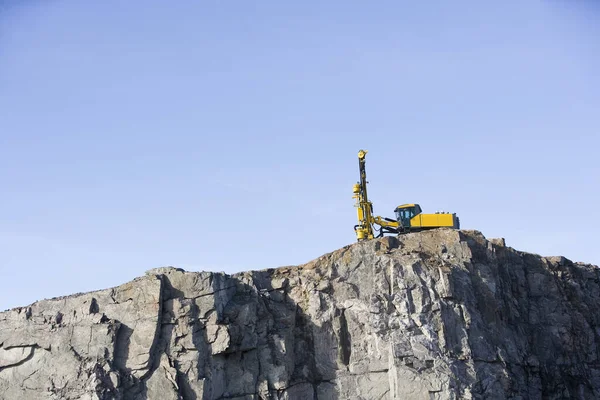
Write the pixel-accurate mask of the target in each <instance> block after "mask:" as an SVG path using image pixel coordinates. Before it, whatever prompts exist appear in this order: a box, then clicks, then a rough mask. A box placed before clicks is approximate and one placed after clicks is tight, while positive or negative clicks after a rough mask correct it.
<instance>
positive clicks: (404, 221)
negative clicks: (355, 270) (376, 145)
mask: <svg viewBox="0 0 600 400" xmlns="http://www.w3.org/2000/svg"><path fill="white" fill-rule="evenodd" d="M366 155H367V151H366V150H360V151H359V152H358V166H359V172H360V181H359V182H358V183H356V184H354V188H353V192H354V196H353V198H354V199H356V204H355V207H356V208H357V212H358V224H357V225H355V226H354V231H355V232H356V238H357V240H358V241H361V240H368V239H373V238H375V237H382V236H383V235H384V234H386V233H390V234H396V235H401V234H404V233H408V232H418V231H422V230H426V229H436V228H442V227H445V228H453V229H460V221H459V219H458V217H457V216H456V214H455V213H452V214H450V213H447V212H437V213H435V214H423V213H422V212H421V206H419V205H418V204H402V205H400V206H398V207H396V209H395V210H394V212H395V213H396V219H391V218H384V217H380V216H374V215H373V204H372V203H371V202H370V201H369V198H368V196H367V173H366V172H365V156H366Z"/></svg>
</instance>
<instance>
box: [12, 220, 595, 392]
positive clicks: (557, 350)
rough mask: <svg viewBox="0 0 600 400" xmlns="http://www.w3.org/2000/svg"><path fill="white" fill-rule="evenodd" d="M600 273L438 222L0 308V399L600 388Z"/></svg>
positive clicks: (150, 274)
mask: <svg viewBox="0 0 600 400" xmlns="http://www.w3.org/2000/svg"><path fill="white" fill-rule="evenodd" d="M599 310H600V272H599V269H598V268H597V267H596V266H592V265H587V264H583V263H573V262H571V261H570V260H568V259H566V258H564V257H541V256H538V255H534V254H528V253H523V252H519V251H516V250H514V249H512V248H510V247H507V246H506V244H505V242H504V240H501V239H498V240H490V241H488V240H486V238H485V237H484V236H483V235H482V234H481V233H480V232H477V231H465V230H463V231H455V230H445V229H438V230H434V231H429V232H422V233H411V234H407V235H402V236H400V237H398V238H392V237H386V238H381V239H375V240H371V241H367V242H361V243H355V244H352V245H349V246H346V247H344V248H342V249H339V250H337V251H334V252H332V253H329V254H325V255H323V256H321V257H319V258H318V259H315V260H313V261H311V262H309V263H307V264H304V265H299V266H295V267H282V268H278V269H268V270H260V271H252V272H244V273H239V274H234V275H227V274H224V273H208V272H186V271H184V270H182V269H177V268H171V267H168V268H157V269H154V270H150V271H147V272H146V274H145V275H144V276H142V277H140V278H137V279H135V280H133V281H131V282H128V283H126V284H124V285H121V286H119V287H115V288H111V289H107V290H99V291H96V292H91V293H83V294H78V295H74V296H67V297H61V298H55V299H49V300H42V301H39V302H36V303H34V304H32V305H30V306H28V307H21V308H15V309H12V310H8V311H5V312H3V313H0V398H1V399H24V400H28V399H36V400H37V399H90V400H91V399H95V400H105V399H106V400H107V399H114V400H121V399H134V400H137V399H140V400H141V399H173V400H179V399H181V400H188V399H240V400H242V399H244V400H245V399H248V400H250V399H253V400H254V399H256V400H259V399H263V400H266V399H324V400H333V399H439V400H446V399H448V400H449V399H483V398H485V399H505V398H512V399H562V398H577V399H588V398H589V399H592V398H600V362H599V357H600V346H599V341H600V311H599Z"/></svg>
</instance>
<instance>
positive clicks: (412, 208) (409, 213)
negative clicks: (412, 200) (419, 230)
mask: <svg viewBox="0 0 600 400" xmlns="http://www.w3.org/2000/svg"><path fill="white" fill-rule="evenodd" d="M394 212H395V213H396V219H397V220H398V223H399V224H400V227H402V228H410V220H411V219H412V218H413V217H415V216H416V215H419V214H420V213H421V206H419V205H418V204H402V205H401V206H398V207H396V209H395V210H394Z"/></svg>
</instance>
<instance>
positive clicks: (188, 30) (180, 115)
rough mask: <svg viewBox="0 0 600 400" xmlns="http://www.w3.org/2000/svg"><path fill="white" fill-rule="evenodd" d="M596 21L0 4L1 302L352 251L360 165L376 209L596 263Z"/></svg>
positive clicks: (520, 8) (486, 13) (442, 11)
mask: <svg viewBox="0 0 600 400" xmlns="http://www.w3.org/2000/svg"><path fill="white" fill-rule="evenodd" d="M323 3H326V4H323ZM599 15H600V14H599V10H598V7H597V6H595V5H594V4H593V2H585V1H568V2H567V1H563V2H561V1H541V2H540V1H518V2H517V1H508V2H493V3H490V2H478V1H464V2H452V4H450V2H446V3H442V4H436V5H435V6H432V5H429V6H426V5H421V4H417V3H414V2H398V1H380V2H376V4H367V3H366V2H359V1H350V2H349V1H329V2H317V1H304V2H282V1H255V2H247V1H193V2H192V1H179V2H169V3H167V2H159V1H148V0H145V1H127V2H121V1H103V2H81V1H70V0H64V1H59V0H57V1H14V0H10V1H6V0H5V1H4V2H0V187H1V188H2V197H1V200H0V205H1V207H0V222H1V224H0V271H1V280H0V309H6V308H10V307H15V306H22V305H27V304H30V303H32V302H33V301H35V300H38V299H42V298H49V297H54V296H60V295H66V294H71V293H75V292H81V291H89V290H95V289H103V288H107V287H111V286H116V285H119V284H121V283H124V282H126V281H128V280H130V279H133V278H134V277H136V276H140V275H142V274H143V273H144V272H145V271H146V270H148V269H151V268H154V267H159V266H166V265H173V266H178V267H181V268H184V269H187V270H213V271H226V272H237V271H241V270H249V269H262V268H268V267H277V266H283V265H290V264H299V263H303V262H307V261H309V260H312V259H314V258H316V257H318V256H320V255H322V254H324V253H326V252H329V251H333V250H335V249H337V248H339V247H341V246H344V245H346V244H349V243H353V242H354V241H355V237H354V232H353V228H352V227H353V226H354V224H355V223H356V220H355V218H356V216H355V209H354V207H353V199H352V185H353V184H354V183H355V182H356V181H357V179H358V166H357V158H356V153H357V152H358V150H359V149H361V148H365V149H367V150H368V151H369V153H368V156H367V175H368V179H369V182H370V186H369V190H370V192H369V193H370V195H371V199H372V201H373V203H374V208H375V212H376V214H379V215H383V216H388V217H391V216H393V209H394V208H395V207H396V206H397V205H398V204H401V203H407V202H417V203H419V204H421V206H422V208H423V210H424V212H435V211H438V210H445V211H452V212H456V213H457V214H458V215H459V217H460V218H461V223H462V227H463V228H465V229H477V230H480V231H481V232H483V234H484V235H486V237H489V238H491V237H504V238H506V240H507V244H508V245H510V246H512V247H515V248H517V249H519V250H523V251H529V252H534V253H538V254H542V255H564V256H566V257H568V258H570V259H572V260H574V261H585V262H590V263H594V264H600V250H599V248H600V247H599V246H598V243H597V240H596V239H597V238H598V234H597V232H598V228H597V227H598V226H599V225H600V211H598V209H599V207H598V200H597V198H598V196H599V194H600V193H599V192H600V190H599V186H600V185H599V184H600V167H599V162H598V148H599V147H600V134H599V131H600V112H599V111H598V110H599V109H600V90H599V89H600V73H599V72H598V71H600V39H598V38H600V24H598V17H599Z"/></svg>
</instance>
